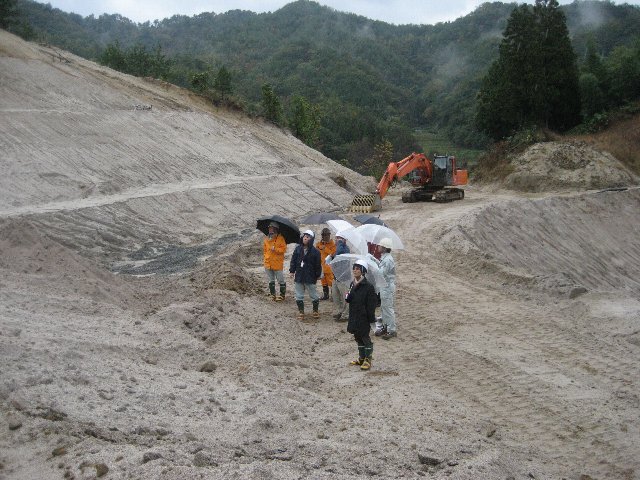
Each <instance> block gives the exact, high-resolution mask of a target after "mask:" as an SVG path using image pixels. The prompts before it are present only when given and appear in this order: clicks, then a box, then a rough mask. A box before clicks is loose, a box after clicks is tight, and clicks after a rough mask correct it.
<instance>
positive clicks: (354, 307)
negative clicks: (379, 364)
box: [345, 260, 378, 370]
mask: <svg viewBox="0 0 640 480" xmlns="http://www.w3.org/2000/svg"><path fill="white" fill-rule="evenodd" d="M352 271H353V281H352V282H351V287H350V288H349V293H347V296H346V298H345V300H346V302H347V303H348V304H349V323H348V324H347V332H349V333H352V334H353V339H354V340H355V341H356V343H357V344H358V358H357V359H356V360H353V361H352V362H351V365H359V366H360V369H361V370H369V369H370V368H371V360H372V354H373V342H372V341H371V336H370V332H371V324H372V323H373V322H375V321H376V305H377V304H378V297H377V296H376V290H375V288H374V287H373V285H372V284H371V283H369V281H368V280H367V277H366V274H367V266H366V264H365V262H364V261H363V260H356V262H355V263H354V264H353V270H352Z"/></svg>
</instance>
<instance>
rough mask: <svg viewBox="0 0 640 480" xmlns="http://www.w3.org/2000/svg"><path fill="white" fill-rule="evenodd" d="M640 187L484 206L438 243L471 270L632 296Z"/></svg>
mask: <svg viewBox="0 0 640 480" xmlns="http://www.w3.org/2000/svg"><path fill="white" fill-rule="evenodd" d="M639 211H640V190H639V189H637V188H636V189H630V190H624V191H603V192H598V193H587V194H583V195H580V196H570V197H552V198H545V199H537V200H527V199H517V200H512V201H509V202H504V203H499V204H490V205H489V206H487V207H485V208H483V209H481V210H480V211H479V212H475V213H473V214H472V215H470V216H468V217H467V218H466V219H465V220H464V221H463V222H461V223H459V224H457V225H455V226H451V227H450V228H449V229H447V230H446V231H445V233H444V234H443V235H442V236H441V238H440V245H441V247H442V248H445V249H449V250H451V251H453V252H456V254H458V255H460V256H461V257H462V258H465V262H464V264H465V269H468V270H467V272H468V273H469V274H471V275H478V276H479V275H484V274H490V275H494V276H495V277H496V278H497V280H498V281H500V282H502V283H503V284H505V285H506V284H519V285H521V286H526V287H527V288H530V287H536V288H539V289H542V290H545V291H548V292H550V293H556V294H560V295H577V294H579V293H584V292H586V291H600V292H611V291H618V292H620V291H624V292H627V293H629V294H636V295H637V294H638V293H640V281H639V280H638V278H637V272H638V271H640V242H639V241H638V238H637V232H634V231H633V229H630V228H628V225H630V224H634V223H637V220H638V212H639Z"/></svg>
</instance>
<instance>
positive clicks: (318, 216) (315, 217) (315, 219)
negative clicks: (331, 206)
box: [300, 212, 342, 225]
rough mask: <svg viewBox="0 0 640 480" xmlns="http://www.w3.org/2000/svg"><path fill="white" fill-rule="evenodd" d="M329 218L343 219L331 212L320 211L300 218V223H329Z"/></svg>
mask: <svg viewBox="0 0 640 480" xmlns="http://www.w3.org/2000/svg"><path fill="white" fill-rule="evenodd" d="M327 220H342V217H339V216H338V215H336V214H335V213H331V212H319V213H312V214H311V215H309V216H307V217H304V218H303V219H302V220H300V223H302V224H304V225H320V224H321V223H327Z"/></svg>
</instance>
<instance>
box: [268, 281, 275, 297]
mask: <svg viewBox="0 0 640 480" xmlns="http://www.w3.org/2000/svg"><path fill="white" fill-rule="evenodd" d="M269 295H271V300H275V299H276V282H269Z"/></svg>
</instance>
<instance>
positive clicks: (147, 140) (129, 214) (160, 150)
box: [0, 31, 370, 250]
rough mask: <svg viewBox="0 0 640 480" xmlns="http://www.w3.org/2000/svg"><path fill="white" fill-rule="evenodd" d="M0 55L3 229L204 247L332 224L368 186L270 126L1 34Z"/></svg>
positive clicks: (121, 244)
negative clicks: (210, 240)
mask: <svg viewBox="0 0 640 480" xmlns="http://www.w3.org/2000/svg"><path fill="white" fill-rule="evenodd" d="M0 44H1V45H2V47H0V52H4V54H2V55H1V56H0V98H2V105H1V107H2V109H1V112H0V115H1V116H0V125H1V132H2V135H1V136H0V149H1V151H2V156H1V157H0V169H1V170H2V172H4V174H3V175H2V176H1V177H0V215H3V216H15V215H25V214H39V213H47V215H45V216H41V217H39V218H38V219H37V221H39V222H42V223H43V224H44V225H45V226H46V227H48V228H55V229H58V231H57V234H58V237H59V239H60V240H62V241H65V239H66V238H72V239H73V241H72V242H71V243H73V244H77V242H78V240H81V241H82V242H83V243H86V244H87V246H89V247H90V248H98V247H99V248H102V249H105V250H109V249H114V248H122V249H131V247H132V246H133V245H138V246H141V245H142V244H144V243H145V242H152V243H156V244H162V243H165V244H166V243H170V242H178V241H180V242H183V243H193V242H196V243H197V242H201V241H203V239H204V238H205V237H208V236H210V235H211V232H212V230H213V229H215V230H216V234H218V235H237V233H238V232H239V231H242V230H244V229H253V228H254V227H255V218H256V217H258V216H262V215H265V214H271V213H274V212H279V213H280V214H283V215H285V216H293V217H296V216H299V215H302V214H305V213H309V212H310V210H311V208H314V209H315V208H317V209H321V210H334V209H336V208H338V207H339V206H342V205H344V204H345V203H347V202H348V201H349V199H350V198H351V197H352V196H353V193H354V191H356V190H362V189H363V188H364V187H365V186H368V185H369V182H370V180H369V182H367V181H366V179H364V178H362V177H361V176H359V175H357V174H355V173H354V172H352V171H350V170H348V169H346V168H344V167H342V166H340V165H338V164H336V163H334V162H332V161H330V160H328V159H327V158H326V157H324V156H322V155H321V154H320V153H318V152H317V151H315V150H312V149H310V148H308V147H307V146H306V145H304V144H302V143H301V142H299V141H298V140H297V139H295V138H294V137H292V136H291V135H289V134H286V133H285V132H283V131H280V130H279V129H277V128H275V127H273V126H272V125H268V124H265V123H263V122H261V121H251V120H249V119H247V118H246V117H244V116H241V115H236V114H233V113H230V112H227V111H215V110H214V109H213V107H211V106H208V105H206V104H205V103H204V101H203V100H202V99H201V98H199V97H195V96H193V95H190V94H189V93H188V92H186V91H184V90H182V89H179V88H176V87H173V86H171V85H169V84H165V83H163V82H158V81H153V80H144V79H139V78H135V77H131V76H128V75H123V74H120V73H117V72H114V71H112V70H110V69H106V68H102V67H100V66H97V65H95V64H93V63H91V62H87V61H86V60H83V59H81V58H79V57H75V56H73V55H71V54H69V53H67V52H57V51H53V50H52V49H50V48H46V47H42V46H38V45H35V44H27V43H25V42H22V41H20V40H19V39H17V38H16V37H14V36H11V35H10V34H8V33H6V32H4V31H3V32H0ZM139 106H142V107H145V106H151V110H140V109H136V108H137V107H139ZM340 177H343V178H344V180H345V181H344V185H345V186H346V187H347V188H343V187H341V186H339V185H338V184H337V183H336V182H335V181H334V180H332V178H334V179H339V178H340ZM50 219H54V220H53V223H52V222H51V221H50ZM54 224H55V225H54ZM87 226H89V227H90V228H91V229H92V230H94V229H95V230H99V233H97V234H95V233H94V234H91V233H88V232H87V231H86V227H87ZM87 236H88V238H87Z"/></svg>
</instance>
